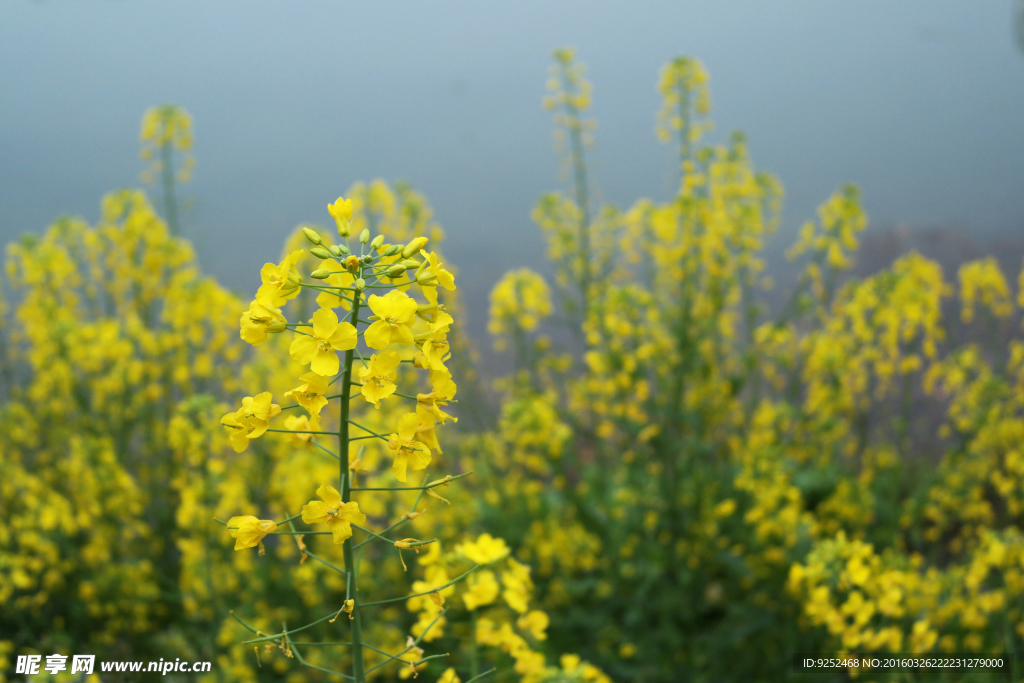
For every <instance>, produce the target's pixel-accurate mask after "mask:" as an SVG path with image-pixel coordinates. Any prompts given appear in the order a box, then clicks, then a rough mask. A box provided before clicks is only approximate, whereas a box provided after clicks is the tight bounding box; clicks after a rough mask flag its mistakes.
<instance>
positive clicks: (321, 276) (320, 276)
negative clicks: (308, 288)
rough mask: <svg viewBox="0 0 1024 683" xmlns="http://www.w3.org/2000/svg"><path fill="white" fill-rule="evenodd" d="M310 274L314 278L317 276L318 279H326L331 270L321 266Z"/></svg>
mask: <svg viewBox="0 0 1024 683" xmlns="http://www.w3.org/2000/svg"><path fill="white" fill-rule="evenodd" d="M309 276H310V277H312V278H316V279H317V280H326V279H327V278H329V277H330V276H331V271H329V270H327V269H326V268H320V269H319V270H314V271H313V272H312V273H310V274H309Z"/></svg>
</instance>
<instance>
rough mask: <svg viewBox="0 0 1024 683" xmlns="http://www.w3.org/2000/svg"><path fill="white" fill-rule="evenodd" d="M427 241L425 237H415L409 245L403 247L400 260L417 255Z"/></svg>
mask: <svg viewBox="0 0 1024 683" xmlns="http://www.w3.org/2000/svg"><path fill="white" fill-rule="evenodd" d="M428 241H429V240H428V239H427V238H426V237H417V238H415V239H414V240H413V241H412V242H409V244H407V245H405V249H403V250H402V258H409V257H410V256H412V255H413V254H418V253H419V251H420V249H422V248H423V247H424V246H426V244H427V242H428Z"/></svg>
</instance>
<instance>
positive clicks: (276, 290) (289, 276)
mask: <svg viewBox="0 0 1024 683" xmlns="http://www.w3.org/2000/svg"><path fill="white" fill-rule="evenodd" d="M303 253H304V252H303V251H302V250H301V249H297V250H295V251H293V252H292V253H290V254H288V256H286V257H285V259H284V260H283V261H281V263H280V264H279V265H274V264H273V263H267V264H265V265H264V266H263V268H262V270H260V279H261V280H262V281H263V284H262V285H260V288H259V289H258V290H256V299H257V300H258V301H259V302H260V303H263V304H266V305H267V306H280V305H281V304H283V303H284V302H285V301H288V300H289V299H294V298H295V297H297V296H298V295H299V291H300V289H301V288H300V286H299V283H301V282H302V278H301V277H299V276H298V275H297V274H295V273H293V272H292V268H293V267H294V266H295V262H296V261H298V260H299V258H301V257H302V255H303Z"/></svg>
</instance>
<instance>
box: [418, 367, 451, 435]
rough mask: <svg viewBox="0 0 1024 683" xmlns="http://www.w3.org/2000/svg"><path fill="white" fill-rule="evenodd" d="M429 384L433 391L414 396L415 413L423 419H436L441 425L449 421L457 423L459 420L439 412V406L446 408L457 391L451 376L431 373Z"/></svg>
mask: <svg viewBox="0 0 1024 683" xmlns="http://www.w3.org/2000/svg"><path fill="white" fill-rule="evenodd" d="M430 382H431V384H433V391H431V392H430V393H429V394H416V412H417V413H419V414H420V417H422V418H424V419H426V418H427V417H428V416H430V417H434V418H437V419H438V420H440V421H441V424H444V423H445V422H447V421H448V420H449V419H450V420H452V421H453V422H458V421H459V418H457V417H452V416H451V415H449V414H448V413H446V412H444V411H443V410H441V406H447V405H448V402H449V401H452V400H453V399H454V398H455V392H456V391H457V389H458V387H456V386H455V382H453V381H452V376H451V375H450V374H448V373H447V372H431V373H430Z"/></svg>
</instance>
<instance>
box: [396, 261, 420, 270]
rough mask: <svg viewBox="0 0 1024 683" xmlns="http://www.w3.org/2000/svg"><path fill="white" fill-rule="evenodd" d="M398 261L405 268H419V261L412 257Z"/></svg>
mask: <svg viewBox="0 0 1024 683" xmlns="http://www.w3.org/2000/svg"><path fill="white" fill-rule="evenodd" d="M399 263H401V264H402V265H403V266H405V269H406V270H412V269H413V268H419V267H420V262H419V261H414V260H412V259H406V260H404V261H399Z"/></svg>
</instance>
